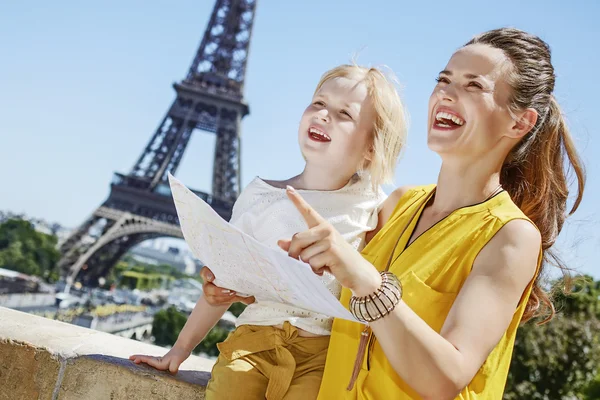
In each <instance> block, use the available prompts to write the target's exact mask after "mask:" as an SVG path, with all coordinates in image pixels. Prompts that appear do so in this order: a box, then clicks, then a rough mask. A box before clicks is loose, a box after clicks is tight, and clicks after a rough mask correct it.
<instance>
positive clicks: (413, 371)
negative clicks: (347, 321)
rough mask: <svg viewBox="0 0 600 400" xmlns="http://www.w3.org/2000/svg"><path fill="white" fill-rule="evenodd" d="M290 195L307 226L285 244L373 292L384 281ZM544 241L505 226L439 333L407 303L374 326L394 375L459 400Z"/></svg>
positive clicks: (319, 267) (432, 394)
mask: <svg viewBox="0 0 600 400" xmlns="http://www.w3.org/2000/svg"><path fill="white" fill-rule="evenodd" d="M288 195H289V197H290V199H291V200H292V202H293V203H294V204H295V205H296V207H297V208H298V210H299V211H300V213H301V214H302V215H303V217H304V218H305V220H306V222H307V224H308V227H309V229H308V230H307V231H305V232H301V233H298V234H296V235H294V237H293V238H292V240H281V241H280V243H279V244H280V246H281V247H282V248H283V249H284V250H287V251H288V252H289V254H290V256H291V257H294V258H298V256H299V257H300V258H301V259H302V260H304V261H306V262H308V263H309V264H310V266H311V268H312V269H313V270H314V271H315V273H317V274H320V273H322V272H323V271H324V270H329V271H331V273H332V274H333V275H334V276H335V277H336V278H337V279H338V281H339V282H340V283H341V284H342V285H343V286H345V287H347V288H349V289H351V290H352V291H353V292H354V293H355V294H356V295H357V296H365V295H368V294H372V293H374V292H375V291H376V290H377V289H378V288H379V286H380V285H381V277H380V275H379V273H378V271H377V270H376V269H375V267H374V266H373V265H371V264H370V263H369V262H367V261H366V260H365V259H364V258H362V257H361V256H360V254H359V253H358V252H356V251H355V250H354V249H353V248H352V247H350V246H349V245H347V244H346V243H345V242H344V240H343V238H342V237H341V235H339V233H337V231H336V230H335V229H334V228H333V227H332V226H331V225H330V224H329V223H328V222H327V221H326V220H324V219H323V218H322V217H321V216H320V215H319V214H317V213H316V212H315V211H314V210H313V209H312V208H311V207H310V206H309V205H308V204H307V203H306V202H305V201H304V200H303V199H302V197H301V196H300V195H299V194H298V193H297V192H295V191H294V190H288ZM540 243H541V237H540V234H539V232H538V231H537V230H536V229H535V227H534V226H533V225H531V223H529V222H527V221H524V220H515V221H511V222H509V223H507V224H506V225H505V226H504V227H503V228H501V229H500V231H499V232H498V233H497V234H496V235H495V236H494V238H492V240H490V242H489V243H488V244H487V245H486V246H485V247H484V248H483V249H482V251H481V252H480V253H479V255H478V256H477V258H476V259H475V262H474V265H473V270H472V272H471V274H470V275H469V277H468V279H467V280H466V282H465V284H464V285H463V288H462V289H461V291H460V293H459V294H458V296H457V298H456V300H455V303H454V305H453V307H452V309H451V310H450V313H449V315H448V318H447V319H446V322H445V324H444V326H443V328H442V331H441V333H439V334H438V333H437V332H435V331H434V330H433V329H431V328H430V327H429V325H427V323H425V321H423V320H422V319H421V318H420V317H419V316H418V315H417V314H415V313H414V312H413V311H412V310H411V309H410V308H409V307H408V306H407V305H406V304H405V303H403V302H402V301H401V302H400V303H399V304H398V305H397V306H396V308H395V309H394V311H393V312H392V313H390V314H389V315H388V316H386V317H385V318H382V319H381V320H379V321H376V322H373V323H371V327H372V329H373V332H374V333H375V335H376V336H377V339H378V341H379V342H380V344H381V346H382V348H383V350H384V352H385V354H386V356H387V358H388V360H389V361H390V364H391V365H392V366H393V368H394V370H395V371H396V373H397V374H398V375H399V376H400V377H401V378H402V379H403V380H404V381H405V382H406V383H408V384H409V385H410V386H411V387H412V388H413V389H414V390H416V391H417V392H418V393H419V394H420V395H421V396H422V397H423V398H425V399H436V400H437V399H453V398H455V397H456V395H457V394H458V393H459V392H460V391H461V390H462V389H463V388H464V387H465V386H466V385H467V384H468V383H469V382H470V381H471V379H473V376H474V375H475V374H476V373H477V371H478V369H479V368H480V367H481V365H482V364H483V362H484V361H485V359H486V358H487V356H488V355H489V353H490V351H491V350H492V349H493V348H494V346H495V345H496V344H497V343H498V341H499V340H500V338H501V337H502V335H503V334H504V332H505V331H506V329H507V327H508V326H509V324H510V321H511V319H512V317H513V315H514V312H515V308H516V306H517V304H518V302H519V300H520V298H521V297H522V295H523V291H524V290H525V288H526V287H527V285H528V284H529V283H530V282H531V280H532V278H533V276H534V275H535V271H536V268H537V263H538V257H539V250H540Z"/></svg>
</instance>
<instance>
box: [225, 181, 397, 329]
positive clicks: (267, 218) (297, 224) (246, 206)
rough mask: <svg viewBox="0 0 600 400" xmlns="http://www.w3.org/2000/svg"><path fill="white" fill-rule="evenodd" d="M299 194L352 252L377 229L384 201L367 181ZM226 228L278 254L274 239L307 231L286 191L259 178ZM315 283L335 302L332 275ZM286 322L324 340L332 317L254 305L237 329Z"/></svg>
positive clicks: (337, 289)
mask: <svg viewBox="0 0 600 400" xmlns="http://www.w3.org/2000/svg"><path fill="white" fill-rule="evenodd" d="M298 192H299V193H300V194H301V195H302V197H303V198H304V199H305V200H306V201H307V202H308V203H309V204H310V205H311V206H312V207H313V208H314V209H315V211H317V212H318V213H319V214H320V215H321V216H322V217H323V218H325V219H327V220H328V221H329V222H330V223H331V224H332V225H333V226H334V227H335V228H336V229H337V230H338V232H340V233H341V235H342V236H343V237H344V239H346V241H347V242H348V243H350V244H351V245H352V246H353V247H354V248H355V249H357V250H361V249H362V248H363V247H364V240H365V234H366V232H368V231H371V230H373V229H374V228H375V227H376V226H377V213H378V211H379V206H380V205H381V204H382V202H383V200H385V197H386V195H385V193H384V192H383V190H381V188H377V190H376V191H375V190H373V188H372V186H371V181H370V179H368V177H366V176H365V177H363V178H361V179H358V180H351V181H350V182H349V183H348V184H347V185H346V186H344V187H343V188H341V189H339V190H333V191H319V190H298ZM231 223H232V224H233V225H235V226H236V227H237V228H239V229H241V230H242V231H243V232H244V233H246V234H248V235H250V236H252V237H254V238H255V239H256V240H258V241H259V242H261V243H263V244H265V245H267V246H269V247H271V248H277V249H278V248H279V247H278V246H277V241H278V240H279V239H291V237H292V236H293V235H294V234H295V233H297V232H302V231H305V230H306V229H307V226H306V223H305V222H304V219H303V218H302V216H301V215H300V213H299V212H298V210H297V209H296V208H295V207H294V205H293V204H292V202H291V201H290V200H289V199H288V197H287V195H286V193H285V189H281V188H276V187H274V186H271V185H270V184H268V183H266V182H265V181H263V180H262V179H260V178H258V177H257V178H255V179H254V180H253V181H252V182H250V184H249V185H248V186H247V187H246V188H245V189H244V190H243V191H242V193H241V195H240V197H239V198H238V199H237V201H236V203H235V205H234V206H233V214H232V217H231ZM319 278H320V279H321V281H322V282H323V284H324V285H325V286H327V288H328V289H329V291H330V292H331V293H332V294H333V295H334V296H336V297H337V298H339V297H340V292H341V286H340V284H339V283H338V282H337V281H336V280H335V278H334V277H333V276H332V275H331V274H328V273H325V274H323V276H322V277H319ZM285 321H289V323H290V324H292V325H294V326H295V327H297V328H300V329H304V330H305V331H307V332H310V333H313V334H315V335H329V334H331V325H332V323H333V318H330V317H327V316H325V315H322V314H318V313H315V312H311V311H307V310H304V309H301V308H297V307H293V306H290V305H287V304H282V303H277V302H273V301H257V302H255V303H253V304H250V305H249V306H248V307H246V309H245V310H244V311H243V312H242V314H241V315H240V316H239V317H238V319H237V323H236V326H240V325H263V326H264V325H267V326H277V325H281V324H283V323H284V322H285Z"/></svg>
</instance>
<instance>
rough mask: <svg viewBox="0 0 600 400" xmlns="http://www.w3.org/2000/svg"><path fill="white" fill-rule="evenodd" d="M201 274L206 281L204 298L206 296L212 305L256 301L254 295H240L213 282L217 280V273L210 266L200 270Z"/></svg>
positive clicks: (203, 286) (203, 288)
mask: <svg viewBox="0 0 600 400" xmlns="http://www.w3.org/2000/svg"><path fill="white" fill-rule="evenodd" d="M200 276H201V277H202V280H203V281H204V283H203V284H202V291H203V292H204V298H206V301H207V302H208V304H210V305H212V306H222V305H226V304H233V303H235V302H238V301H239V302H242V303H244V304H246V305H248V304H252V303H254V301H255V299H254V296H250V297H243V296H239V295H238V294H237V293H236V292H235V291H233V290H229V289H225V288H222V287H219V286H216V285H215V284H213V283H212V282H213V281H214V280H215V275H214V274H213V273H212V271H211V270H210V269H209V268H208V267H203V268H202V270H200Z"/></svg>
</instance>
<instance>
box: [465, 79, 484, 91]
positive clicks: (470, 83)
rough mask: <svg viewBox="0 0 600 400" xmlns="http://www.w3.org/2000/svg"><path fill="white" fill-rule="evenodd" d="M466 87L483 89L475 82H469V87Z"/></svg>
mask: <svg viewBox="0 0 600 400" xmlns="http://www.w3.org/2000/svg"><path fill="white" fill-rule="evenodd" d="M468 86H470V87H476V88H478V89H483V86H482V85H481V83H479V82H475V81H471V82H469V85H468Z"/></svg>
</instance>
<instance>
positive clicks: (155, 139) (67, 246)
mask: <svg viewBox="0 0 600 400" xmlns="http://www.w3.org/2000/svg"><path fill="white" fill-rule="evenodd" d="M255 9H256V0H217V1H216V4H215V6H214V8H213V11H212V14H211V16H210V21H209V23H208V26H207V28H206V31H205V32H204V36H203V38H202V41H201V43H200V47H199V48H198V51H197V52H196V55H195V57H194V60H193V62H192V65H191V66H190V69H189V71H188V73H187V76H186V77H185V79H183V80H182V81H181V82H179V83H175V84H174V85H173V87H174V88H175V92H176V94H177V97H176V98H175V101H174V102H173V104H172V105H171V107H170V108H169V110H168V111H167V114H166V116H165V117H164V119H163V120H162V122H161V123H160V125H159V127H158V129H157V130H156V132H155V133H154V135H153V136H152V138H151V139H150V141H149V143H148V145H147V146H146V148H145V149H144V151H143V152H142V154H141V156H140V157H139V159H138V160H137V162H136V163H135V165H134V167H133V169H132V170H131V172H130V173H129V174H127V175H124V174H119V173H115V176H114V179H113V182H112V183H111V186H110V187H111V190H110V195H109V196H108V199H107V200H106V201H105V202H104V203H103V204H102V205H101V206H100V207H98V208H97V209H96V210H95V211H94V212H93V213H92V215H91V216H90V217H89V218H88V219H87V220H86V221H84V223H83V224H82V225H81V226H80V227H79V228H78V229H77V230H75V231H74V232H73V234H72V235H71V236H70V237H69V238H68V239H67V240H66V241H65V242H63V243H62V244H61V246H60V250H61V253H62V258H61V260H60V261H59V267H60V270H61V273H62V275H63V276H66V277H67V282H69V283H70V282H73V281H75V280H77V281H80V282H81V283H83V284H84V285H91V286H95V285H96V284H97V283H98V279H99V278H100V277H102V276H104V275H106V274H107V273H108V272H109V270H110V269H111V268H112V267H113V265H114V264H115V263H116V262H117V261H118V260H119V259H120V258H121V257H122V256H123V255H124V254H125V253H126V252H127V251H128V250H129V249H130V248H131V247H133V246H134V245H136V244H138V243H140V242H142V241H144V240H147V239H153V238H157V237H161V236H170V237H180V238H181V237H182V234H181V230H180V228H179V221H178V219H177V214H176V210H175V206H174V204H173V200H172V198H171V193H170V189H169V185H168V181H167V174H168V173H169V172H170V173H172V174H175V171H176V170H177V167H178V166H179V163H180V161H181V158H182V156H183V153H184V151H185V149H186V146H187V144H188V141H189V139H190V137H191V135H192V132H193V131H195V130H197V129H200V130H203V131H207V132H211V133H214V134H215V135H216V145H215V153H214V162H213V178H212V194H207V193H202V192H198V191H196V194H197V195H199V196H200V197H201V198H203V199H204V200H205V201H206V202H207V203H209V204H210V205H211V206H212V207H213V208H214V209H215V210H216V211H217V212H218V213H219V214H220V215H221V216H222V217H223V218H225V219H229V218H230V216H231V208H232V205H233V202H234V201H235V199H236V198H237V196H238V194H239V191H240V124H241V119H242V118H243V117H244V116H245V115H247V114H248V113H249V109H248V105H247V104H246V103H245V101H244V96H243V89H244V78H245V73H246V63H247V60H248V52H249V45H250V39H251V36H252V25H253V22H254V13H255Z"/></svg>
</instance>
